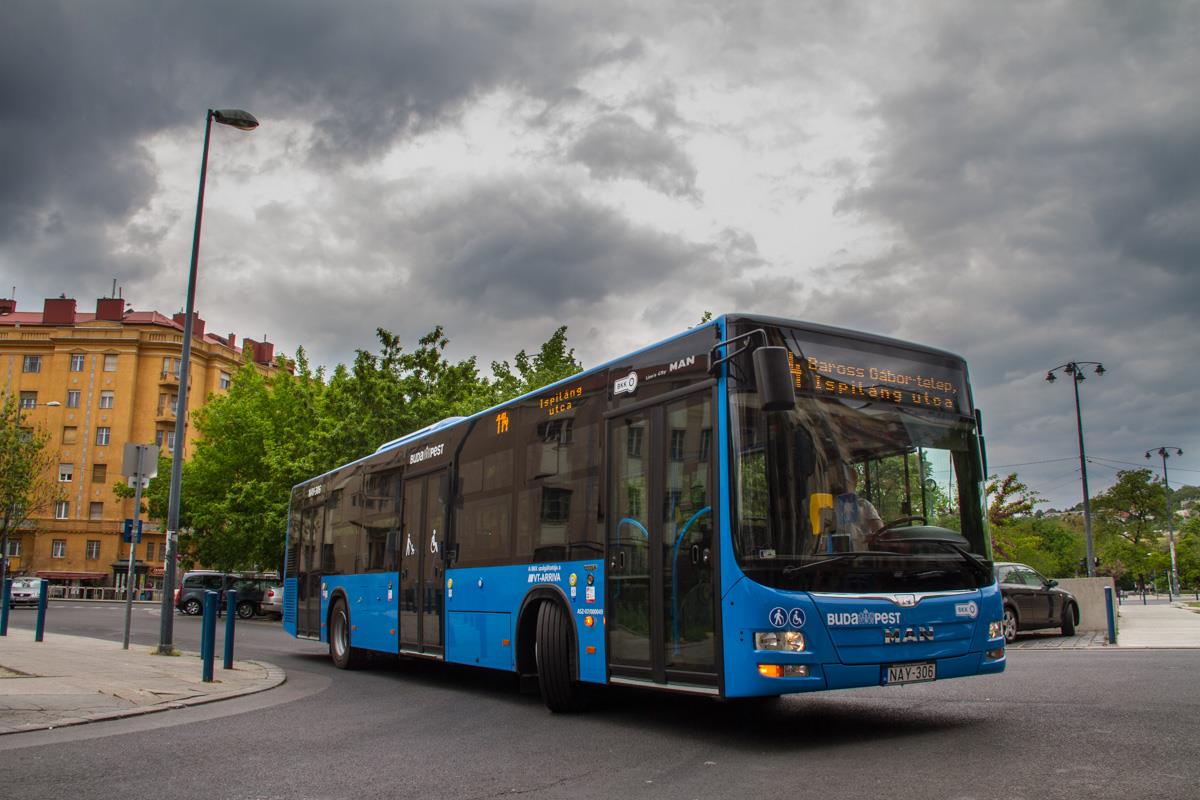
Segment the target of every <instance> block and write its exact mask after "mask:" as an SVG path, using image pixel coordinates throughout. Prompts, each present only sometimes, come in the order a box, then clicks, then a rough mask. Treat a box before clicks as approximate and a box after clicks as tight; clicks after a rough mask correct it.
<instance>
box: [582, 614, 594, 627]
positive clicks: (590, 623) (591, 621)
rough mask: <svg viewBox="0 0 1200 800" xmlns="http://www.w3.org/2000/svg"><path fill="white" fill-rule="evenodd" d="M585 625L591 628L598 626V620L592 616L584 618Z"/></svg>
mask: <svg viewBox="0 0 1200 800" xmlns="http://www.w3.org/2000/svg"><path fill="white" fill-rule="evenodd" d="M583 624H584V625H586V626H587V627H589V628H590V627H592V626H593V625H595V624H596V620H595V619H593V618H592V617H590V616H587V617H584V618H583Z"/></svg>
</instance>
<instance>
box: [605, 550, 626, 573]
mask: <svg viewBox="0 0 1200 800" xmlns="http://www.w3.org/2000/svg"><path fill="white" fill-rule="evenodd" d="M609 567H611V568H612V569H625V553H624V552H620V553H617V554H616V555H615V556H613V557H612V561H611V562H609Z"/></svg>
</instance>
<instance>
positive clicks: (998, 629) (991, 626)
mask: <svg viewBox="0 0 1200 800" xmlns="http://www.w3.org/2000/svg"><path fill="white" fill-rule="evenodd" d="M1002 636H1004V623H1003V622H1001V621H1000V620H996V621H995V622H989V623H988V638H989V639H999V638H1001V637H1002Z"/></svg>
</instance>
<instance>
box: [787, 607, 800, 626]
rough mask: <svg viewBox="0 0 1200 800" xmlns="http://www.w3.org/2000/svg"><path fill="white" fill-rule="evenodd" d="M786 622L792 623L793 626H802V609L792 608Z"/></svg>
mask: <svg viewBox="0 0 1200 800" xmlns="http://www.w3.org/2000/svg"><path fill="white" fill-rule="evenodd" d="M788 622H790V623H792V627H793V628H803V627H804V609H803V608H793V609H792V613H791V614H790V615H789V616H788Z"/></svg>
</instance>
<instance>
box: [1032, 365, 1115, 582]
mask: <svg viewBox="0 0 1200 800" xmlns="http://www.w3.org/2000/svg"><path fill="white" fill-rule="evenodd" d="M1085 365H1087V366H1095V367H1096V374H1097V375H1103V374H1104V365H1103V364H1101V363H1099V362H1097V361H1068V362H1067V363H1065V364H1059V365H1058V366H1057V367H1055V368H1054V369H1052V370H1050V371H1049V372H1047V373H1046V380H1047V381H1049V382H1050V383H1054V381H1055V380H1057V379H1056V377H1055V375H1054V373H1056V372H1058V371H1059V370H1062V371H1063V372H1064V373H1066V374H1067V375H1070V376H1071V377H1072V378H1073V379H1074V380H1072V381H1071V382H1072V383H1073V384H1074V385H1075V427H1076V428H1077V429H1078V431H1079V472H1080V474H1081V475H1082V476H1083V533H1084V536H1085V538H1086V539H1087V574H1088V577H1089V578H1094V577H1096V546H1095V545H1094V544H1093V542H1092V501H1091V499H1090V497H1089V496H1088V482H1087V455H1086V453H1085V451H1084V449H1083V413H1082V412H1081V411H1080V409H1079V384H1081V383H1083V381H1084V375H1083V369H1082V367H1083V366H1085Z"/></svg>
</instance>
